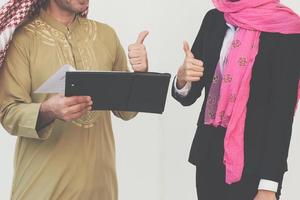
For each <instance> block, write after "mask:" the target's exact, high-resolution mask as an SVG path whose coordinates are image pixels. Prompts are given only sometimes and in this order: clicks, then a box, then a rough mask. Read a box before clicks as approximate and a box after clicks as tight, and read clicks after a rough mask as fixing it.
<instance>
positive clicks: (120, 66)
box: [113, 33, 137, 120]
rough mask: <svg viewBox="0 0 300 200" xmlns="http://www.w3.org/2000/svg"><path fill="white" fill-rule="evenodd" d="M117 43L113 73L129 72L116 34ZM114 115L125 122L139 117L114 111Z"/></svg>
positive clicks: (135, 113) (130, 113)
mask: <svg viewBox="0 0 300 200" xmlns="http://www.w3.org/2000/svg"><path fill="white" fill-rule="evenodd" d="M114 34H115V33H114ZM115 43H116V57H115V62H114V65H113V71H129V69H128V66H127V58H126V55H125V51H124V49H123V47H122V46H121V43H120V40H119V38H118V37H117V35H116V34H115ZM113 113H114V115H115V116H117V117H119V118H121V119H123V120H130V119H132V118H134V117H135V116H136V115H137V112H125V111H113Z"/></svg>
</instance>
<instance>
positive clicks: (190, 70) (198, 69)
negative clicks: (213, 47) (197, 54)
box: [177, 41, 204, 89]
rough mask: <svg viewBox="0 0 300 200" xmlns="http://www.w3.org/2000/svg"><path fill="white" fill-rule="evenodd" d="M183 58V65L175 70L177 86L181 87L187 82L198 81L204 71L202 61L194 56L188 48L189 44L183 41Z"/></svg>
mask: <svg viewBox="0 0 300 200" xmlns="http://www.w3.org/2000/svg"><path fill="white" fill-rule="evenodd" d="M183 50H184V52H185V59H184V63H183V65H182V66H181V67H180V68H179V70H178V72H177V87H178V88H179V89H181V88H183V87H184V86H185V84H186V83H187V82H195V81H199V80H200V79H201V77H202V76H203V73H204V67H203V62H202V61H201V60H197V59H195V58H194V55H193V53H192V52H191V50H190V47H189V44H188V43H187V42H186V41H185V42H184V43H183Z"/></svg>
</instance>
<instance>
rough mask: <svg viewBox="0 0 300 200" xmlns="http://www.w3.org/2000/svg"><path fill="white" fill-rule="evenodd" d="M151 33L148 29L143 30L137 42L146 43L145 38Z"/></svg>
mask: <svg viewBox="0 0 300 200" xmlns="http://www.w3.org/2000/svg"><path fill="white" fill-rule="evenodd" d="M148 34H149V32H148V31H143V32H141V33H140V34H139V36H138V38H137V40H136V43H137V44H143V43H144V40H145V38H146V37H147V35H148Z"/></svg>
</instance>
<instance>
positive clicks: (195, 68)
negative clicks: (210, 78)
mask: <svg viewBox="0 0 300 200" xmlns="http://www.w3.org/2000/svg"><path fill="white" fill-rule="evenodd" d="M186 70H192V71H196V72H204V67H201V66H198V65H194V64H191V63H190V64H187V65H186Z"/></svg>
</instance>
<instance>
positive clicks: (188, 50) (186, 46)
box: [183, 41, 194, 58]
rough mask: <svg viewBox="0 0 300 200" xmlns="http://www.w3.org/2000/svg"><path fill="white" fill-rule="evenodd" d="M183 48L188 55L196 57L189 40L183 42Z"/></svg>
mask: <svg viewBox="0 0 300 200" xmlns="http://www.w3.org/2000/svg"><path fill="white" fill-rule="evenodd" d="M183 50H184V52H185V55H186V57H191V58H194V55H193V53H192V51H191V49H190V45H189V43H188V42H187V41H184V42H183Z"/></svg>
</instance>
